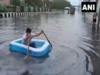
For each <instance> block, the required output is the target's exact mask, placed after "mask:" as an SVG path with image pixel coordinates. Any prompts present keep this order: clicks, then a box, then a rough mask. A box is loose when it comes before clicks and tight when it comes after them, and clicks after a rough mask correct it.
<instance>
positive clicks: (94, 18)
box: [92, 13, 98, 30]
mask: <svg viewBox="0 0 100 75" xmlns="http://www.w3.org/2000/svg"><path fill="white" fill-rule="evenodd" d="M97 15H98V14H97V13H95V14H94V15H93V25H92V29H93V30H95V26H96V20H97Z"/></svg>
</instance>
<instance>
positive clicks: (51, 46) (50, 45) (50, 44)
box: [42, 30, 52, 49]
mask: <svg viewBox="0 0 100 75" xmlns="http://www.w3.org/2000/svg"><path fill="white" fill-rule="evenodd" d="M42 31H43V30H42ZM43 34H44V36H45V37H46V39H47V40H48V42H49V44H50V46H51V49H52V44H51V42H50V41H49V39H48V38H47V36H46V34H45V33H44V31H43Z"/></svg>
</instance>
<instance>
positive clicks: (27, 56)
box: [26, 39, 30, 58]
mask: <svg viewBox="0 0 100 75" xmlns="http://www.w3.org/2000/svg"><path fill="white" fill-rule="evenodd" d="M29 45H30V39H28V49H27V55H26V58H29Z"/></svg>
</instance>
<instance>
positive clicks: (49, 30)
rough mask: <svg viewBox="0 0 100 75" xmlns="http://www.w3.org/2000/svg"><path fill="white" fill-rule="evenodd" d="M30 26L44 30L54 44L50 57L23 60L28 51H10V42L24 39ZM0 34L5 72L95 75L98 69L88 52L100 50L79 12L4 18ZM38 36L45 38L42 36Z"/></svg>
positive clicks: (0, 21) (0, 61) (6, 74)
mask: <svg viewBox="0 0 100 75" xmlns="http://www.w3.org/2000/svg"><path fill="white" fill-rule="evenodd" d="M27 27H31V29H32V31H33V32H34V33H38V32H40V31H41V30H42V29H43V30H44V32H45V33H46V35H47V36H48V38H49V39H50V41H51V43H52V45H53V49H52V51H51V52H50V53H49V55H48V56H46V57H41V58H34V57H30V58H29V59H28V60H23V58H24V57H25V55H24V54H22V53H18V52H10V51H9V43H10V42H11V41H12V40H15V39H18V38H21V37H22V35H23V34H24V33H25V29H26V28H27ZM0 35H1V36H0V65H1V67H0V74H2V75H21V74H22V73H23V72H24V71H26V70H29V71H30V75H91V73H92V72H93V71H94V68H93V65H92V61H91V59H90V56H89V55H88V54H87V52H88V51H91V52H93V53H95V54H97V53H96V52H95V51H94V49H92V48H94V45H93V44H92V42H93V39H92V37H91V33H90V32H89V29H88V26H87V25H86V23H84V21H83V19H82V16H81V14H80V13H79V12H77V11H76V13H75V15H69V14H66V13H44V14H43V13H42V14H35V15H33V16H26V17H17V18H7V19H0ZM37 39H45V37H44V36H43V35H41V36H39V37H37ZM45 40H46V39H45ZM86 51H87V52H86Z"/></svg>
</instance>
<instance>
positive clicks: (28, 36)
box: [22, 28, 43, 48]
mask: <svg viewBox="0 0 100 75" xmlns="http://www.w3.org/2000/svg"><path fill="white" fill-rule="evenodd" d="M42 33H43V31H41V32H40V33H38V34H36V35H35V34H33V33H31V29H30V28H27V29H26V33H25V34H24V35H23V40H22V43H23V44H25V45H28V42H29V40H28V39H30V40H31V39H32V37H37V36H39V35H40V34H42ZM29 46H31V47H34V48H36V46H35V43H31V44H29Z"/></svg>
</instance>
